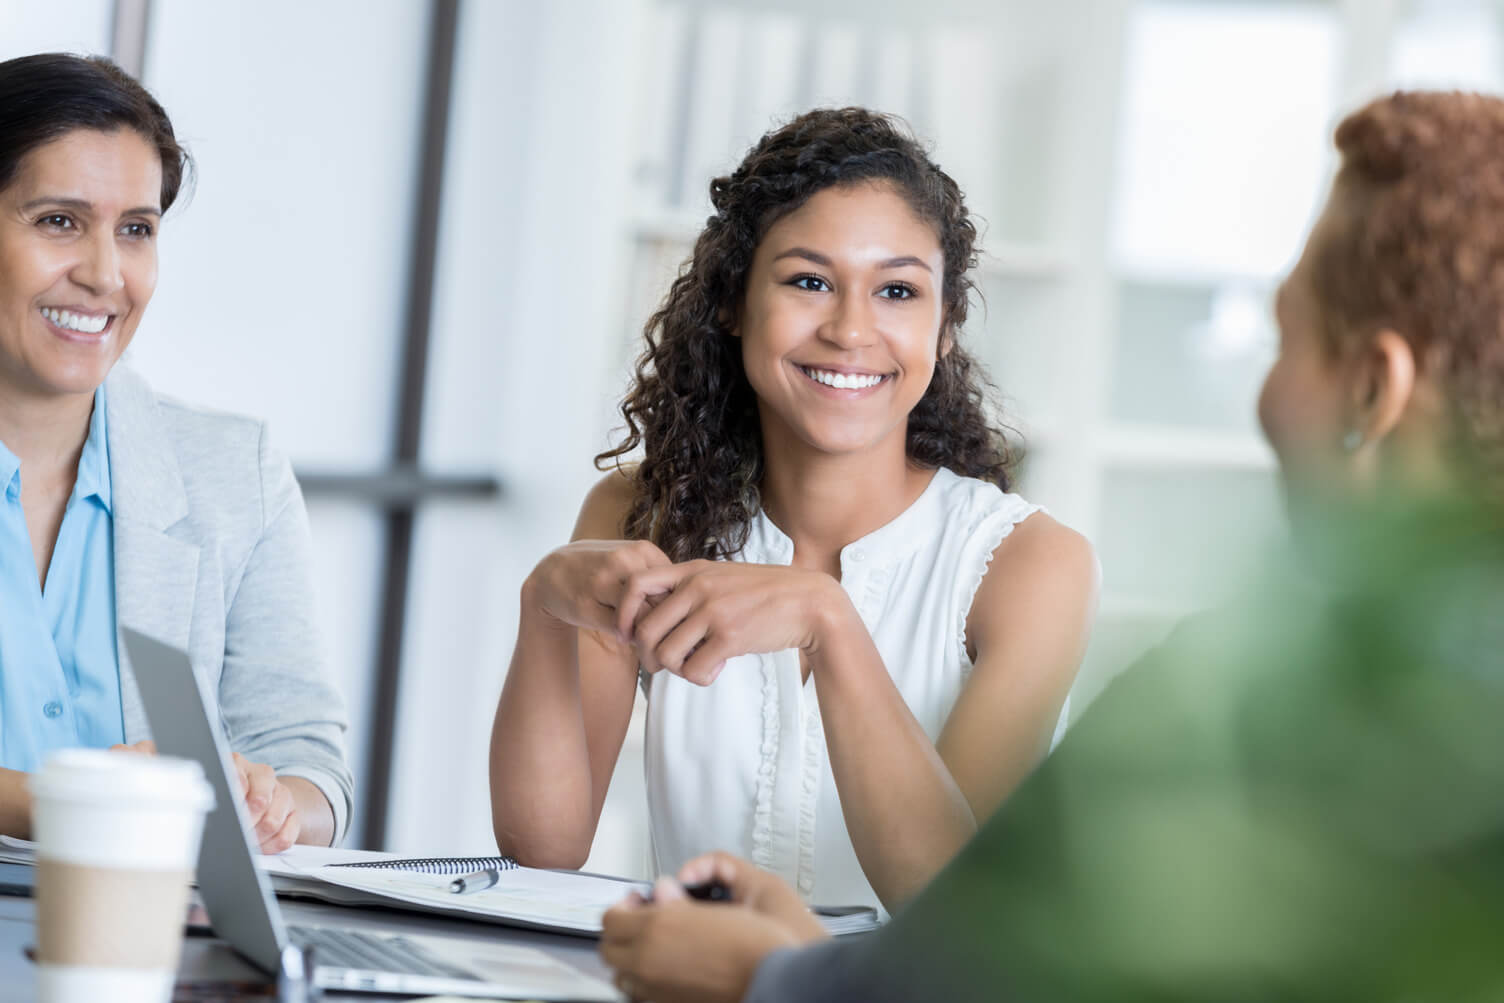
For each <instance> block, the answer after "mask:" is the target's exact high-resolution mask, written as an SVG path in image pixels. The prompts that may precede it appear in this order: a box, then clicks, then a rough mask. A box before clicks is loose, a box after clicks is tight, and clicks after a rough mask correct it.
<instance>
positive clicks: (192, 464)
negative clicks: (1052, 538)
mask: <svg viewBox="0 0 1504 1003" xmlns="http://www.w3.org/2000/svg"><path fill="white" fill-rule="evenodd" d="M187 165H188V158H187V154H186V153H185V152H184V151H183V149H182V147H181V146H179V145H178V142H177V139H176V138H175V136H174V134H173V130H172V124H171V122H170V121H169V120H168V118H167V114H166V113H165V112H164V111H163V110H162V107H161V105H159V104H158V103H157V102H156V101H155V100H154V99H153V98H152V97H151V95H150V94H148V93H147V92H146V90H145V89H144V88H142V87H141V85H140V84H138V83H137V82H136V81H134V80H133V79H131V78H130V77H129V76H128V75H127V74H125V73H124V72H123V71H121V70H120V69H119V68H118V67H116V66H115V65H114V64H112V63H110V62H108V61H107V60H103V59H81V58H78V57H75V56H67V55H39V56H27V57H24V58H20V59H12V60H9V61H7V62H0V832H4V833H9V834H25V833H26V832H27V831H28V830H29V828H30V801H29V797H28V795H27V792H26V783H25V782H26V774H27V772H29V771H31V770H34V769H36V768H37V767H38V766H40V765H41V763H42V760H43V758H44V757H45V756H46V755H47V754H48V753H49V752H51V751H52V750H54V749H60V748H67V747H70V746H125V745H126V744H127V743H129V745H130V747H132V748H134V749H136V750H138V751H150V749H151V744H150V739H149V737H148V734H147V725H146V717H145V714H144V712H143V710H142V707H141V702H140V697H139V694H138V693H137V690H136V685H135V680H134V677H133V676H132V674H131V669H130V665H129V662H128V660H127V658H126V655H125V652H124V651H123V650H122V649H121V647H120V645H119V643H118V637H119V628H120V627H122V626H129V627H133V628H135V629H136V630H139V631H141V632H142V633H145V634H148V635H150V636H153V637H158V638H161V639H163V640H165V641H169V642H171V643H174V644H177V645H178V646H180V647H183V648H186V649H187V650H188V651H189V654H190V656H191V657H192V660H193V663H194V668H195V669H196V670H197V671H198V672H200V673H201V674H203V675H204V676H205V677H206V679H208V680H209V681H211V682H212V683H213V684H214V687H215V690H216V692H217V693H218V696H219V700H220V711H221V713H222V715H223V718H224V721H225V724H226V726H227V729H228V731H229V737H230V741H231V744H232V746H233V747H234V749H235V750H236V751H235V759H236V765H237V766H238V767H239V773H240V779H241V782H242V786H243V788H244V793H245V797H246V805H247V809H248V814H249V816H250V818H251V820H252V823H253V825H254V826H255V830H256V834H257V836H258V837H259V839H260V842H261V846H262V848H263V849H265V850H267V851H271V852H274V851H278V850H282V849H286V848H287V847H288V846H290V845H292V843H293V842H295V841H299V842H316V843H324V844H327V843H329V842H331V841H333V840H335V839H337V838H338V837H339V835H340V834H341V833H342V832H343V830H344V825H345V820H346V819H347V818H348V817H349V812H350V800H351V778H350V771H349V769H348V768H347V767H346V765H345V762H344V753H343V749H342V733H343V731H344V728H345V722H344V711H343V708H342V705H341V701H340V698H339V695H338V694H337V693H336V691H335V690H334V689H333V687H332V686H331V685H330V684H329V682H328V681H327V680H326V679H325V678H324V672H323V667H322V665H321V664H320V663H319V660H318V655H317V651H318V643H317V638H316V636H315V635H314V631H313V614H312V588H311V581H310V566H309V553H308V526H307V516H306V514H305V513H304V510H303V502H302V498H301V496H300V494H299V492H298V487H297V484H296V482H295V481H294V480H293V477H292V470H291V468H290V467H289V466H288V463H287V461H286V460H285V459H284V458H282V457H280V456H279V455H277V454H276V453H274V452H272V451H270V450H269V449H267V447H266V444H265V434H264V430H263V428H262V425H261V423H260V422H257V421H254V420H250V419H245V418H238V417H234V416H229V415H223V414H217V413H210V412H206V411H200V410H197V409H195V408H192V407H188V406H185V405H183V404H180V403H177V402H174V401H169V400H166V399H164V398H159V397H158V396H157V395H156V394H154V393H153V392H152V391H151V389H150V388H149V387H148V386H147V385H146V384H145V382H144V381H143V380H142V379H141V378H140V377H139V376H137V375H135V374H134V373H131V372H129V371H128V370H127V369H126V368H125V367H123V366H118V365H117V363H118V362H119V359H120V356H121V354H122V353H123V352H124V351H125V350H126V348H127V347H128V346H129V345H130V343H131V339H132V338H133V337H134V336H135V334H136V329H137V327H138V325H139V324H140V322H141V317H142V314H143V313H144V312H145V310H146V307H147V304H148V303H150V301H151V297H152V293H153V292H154V291H155V289H156V283H157V231H158V227H159V226H160V224H161V221H162V215H163V213H165V212H166V211H167V210H168V209H169V208H170V207H171V206H172V204H173V202H174V201H175V200H176V198H177V196H178V192H179V188H180V187H181V184H182V181H183V176H184V173H185V169H186V167H187Z"/></svg>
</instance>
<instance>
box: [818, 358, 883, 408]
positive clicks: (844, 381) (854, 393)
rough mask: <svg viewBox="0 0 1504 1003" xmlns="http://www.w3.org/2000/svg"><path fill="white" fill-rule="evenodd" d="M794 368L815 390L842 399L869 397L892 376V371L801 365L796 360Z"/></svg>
mask: <svg viewBox="0 0 1504 1003" xmlns="http://www.w3.org/2000/svg"><path fill="white" fill-rule="evenodd" d="M794 368H795V369H797V370H799V372H800V373H802V374H804V376H805V377H806V379H807V380H808V381H809V382H810V383H813V384H814V385H815V387H816V388H817V392H820V393H824V394H827V395H829V396H831V397H835V398H842V399H851V398H857V397H869V396H871V395H872V394H873V393H875V392H876V391H877V388H878V387H880V386H882V385H883V384H885V383H887V382H889V380H891V378H892V376H893V374H892V373H875V372H871V371H868V370H860V369H848V368H844V367H833V366H830V367H827V366H803V365H800V364H799V363H797V362H796V363H794Z"/></svg>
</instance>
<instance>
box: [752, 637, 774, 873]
mask: <svg viewBox="0 0 1504 1003" xmlns="http://www.w3.org/2000/svg"><path fill="white" fill-rule="evenodd" d="M760 661H761V662H762V750H761V751H762V757H761V759H760V761H759V763H758V767H757V800H756V803H755V805H754V807H753V811H752V863H754V864H756V865H757V866H758V867H760V868H762V869H763V870H765V871H772V872H774V873H777V871H778V867H777V861H776V860H775V859H774V851H773V838H774V834H773V793H774V790H773V789H774V787H775V785H776V781H777V779H778V738H779V730H780V728H781V725H780V723H779V713H778V670H777V659H775V658H773V657H772V656H765V657H763V658H762V659H760Z"/></svg>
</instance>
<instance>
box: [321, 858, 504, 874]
mask: <svg viewBox="0 0 1504 1003" xmlns="http://www.w3.org/2000/svg"><path fill="white" fill-rule="evenodd" d="M329 866H330V867H382V868H386V869H387V870H392V871H418V872H420V873H423V874H472V873H474V872H475V871H485V870H493V871H510V870H512V869H513V868H514V867H517V866H518V864H517V861H515V860H513V859H512V858H511V857H413V858H411V859H409V860H356V861H351V862H349V863H344V864H330V865H329Z"/></svg>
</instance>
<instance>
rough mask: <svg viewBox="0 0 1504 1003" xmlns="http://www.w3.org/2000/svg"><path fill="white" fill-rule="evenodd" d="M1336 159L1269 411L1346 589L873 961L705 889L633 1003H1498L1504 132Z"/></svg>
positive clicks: (696, 873) (1214, 683)
mask: <svg viewBox="0 0 1504 1003" xmlns="http://www.w3.org/2000/svg"><path fill="white" fill-rule="evenodd" d="M1336 144H1337V150H1338V152H1339V153H1340V154H1341V158H1342V163H1341V169H1340V170H1339V172H1338V174H1337V178H1336V182H1335V183H1334V185H1333V187H1332V192H1331V197H1330V199H1329V200H1328V202H1327V205H1326V208H1325V210H1324V211H1323V212H1322V214H1321V217H1320V219H1319V220H1318V221H1317V223H1316V226H1315V228H1314V229H1313V231H1312V233H1311V236H1310V239H1309V241H1308V242H1307V244H1306V248H1305V252H1304V253H1303V254H1302V255H1301V258H1300V261H1299V262H1298V264H1297V265H1296V266H1295V269H1294V270H1293V271H1292V272H1291V273H1290V275H1289V276H1288V277H1287V278H1286V279H1285V281H1284V283H1283V284H1282V286H1281V288H1280V291H1279V294H1278V297H1277V303H1276V317H1277V320H1278V323H1279V328H1280V352H1279V357H1278V359H1277V361H1276V362H1275V363H1274V365H1273V367H1272V368H1271V369H1270V371H1269V373H1268V376H1267V378H1266V380H1265V383H1264V392H1263V395H1262V397H1261V399H1260V405H1259V416H1260V419H1261V422H1262V425H1263V428H1264V432H1265V435H1266V436H1267V438H1268V440H1269V443H1270V445H1271V446H1272V447H1273V448H1274V450H1275V453H1276V454H1277V455H1278V457H1279V467H1280V474H1281V477H1282V480H1283V482H1284V485H1285V490H1286V494H1287V497H1288V502H1289V505H1288V508H1289V516H1290V525H1291V529H1292V530H1293V531H1294V533H1295V534H1296V537H1297V539H1298V540H1299V541H1300V543H1301V546H1300V548H1299V553H1300V556H1301V558H1302V559H1303V560H1304V562H1305V564H1306V567H1304V568H1303V569H1301V571H1302V574H1301V575H1300V578H1301V579H1305V578H1309V577H1311V574H1312V572H1315V575H1316V577H1319V578H1320V580H1321V582H1322V584H1323V586H1324V587H1323V588H1322V589H1320V590H1311V589H1309V588H1297V587H1294V586H1293V579H1292V578H1291V575H1290V573H1289V569H1284V573H1279V574H1274V575H1272V576H1270V577H1269V578H1261V579H1260V580H1259V581H1257V582H1255V583H1254V587H1252V588H1250V589H1247V590H1245V591H1244V593H1243V595H1242V598H1241V599H1240V601H1239V602H1238V603H1236V604H1234V605H1233V606H1231V607H1229V608H1228V609H1226V610H1223V611H1220V612H1216V613H1212V614H1205V615H1201V616H1198V617H1195V618H1192V619H1191V620H1189V621H1187V622H1186V623H1185V624H1183V625H1182V626H1181V627H1180V628H1178V629H1177V630H1176V631H1175V633H1174V634H1173V635H1172V636H1171V639H1170V641H1169V642H1168V643H1167V644H1165V645H1164V646H1163V647H1162V648H1161V649H1159V650H1157V651H1155V652H1152V653H1151V654H1150V655H1149V656H1147V657H1146V658H1145V659H1143V660H1142V661H1141V662H1140V663H1139V664H1137V665H1135V666H1134V667H1132V668H1130V669H1128V671H1126V672H1125V673H1123V674H1122V675H1121V676H1120V677H1119V678H1118V679H1117V680H1116V681H1114V683H1113V684H1112V686H1110V687H1109V688H1108V690H1107V691H1106V692H1105V693H1104V694H1102V696H1101V697H1100V698H1099V699H1098V700H1097V701H1096V703H1094V704H1093V705H1092V708H1091V710H1090V711H1089V712H1088V713H1087V714H1086V715H1084V716H1083V717H1082V719H1081V721H1080V723H1079V724H1077V725H1076V727H1075V728H1074V729H1073V730H1072V732H1071V734H1070V737H1069V738H1067V739H1066V740H1065V742H1064V743H1062V745H1061V747H1060V748H1059V749H1058V750H1057V751H1056V752H1055V754H1054V755H1052V756H1051V757H1050V759H1049V761H1048V762H1047V763H1045V764H1044V765H1043V766H1041V767H1040V768H1039V769H1038V770H1037V771H1035V772H1034V773H1033V774H1032V775H1031V776H1030V777H1029V778H1028V780H1027V781H1026V782H1025V783H1024V784H1023V785H1022V786H1021V787H1020V789H1019V790H1018V791H1017V792H1015V793H1014V795H1013V796H1012V797H1011V798H1010V799H1009V801H1008V804H1007V807H1006V808H1005V809H1004V810H1003V811H1000V812H998V813H997V814H996V815H994V816H993V817H992V819H991V820H990V821H988V822H987V823H986V824H985V825H984V826H983V828H982V830H981V832H980V833H979V834H978V835H977V838H976V839H974V840H973V841H972V842H971V843H970V844H968V845H967V847H966V849H965V850H964V851H963V852H962V853H961V854H960V855H959V856H958V857H957V858H956V860H955V861H954V862H953V864H952V865H951V866H949V867H947V868H946V869H945V870H944V872H943V873H941V874H940V875H939V876H938V877H937V878H936V879H935V881H934V882H933V883H932V884H931V885H930V886H929V887H928V888H926V889H925V890H924V891H923V893H922V894H920V895H917V896H915V897H914V898H913V900H912V901H911V902H910V903H909V904H908V905H907V906H906V908H905V909H904V910H903V911H902V913H900V914H899V915H897V916H895V917H894V919H893V921H892V922H891V923H889V924H888V925H887V926H886V927H885V928H884V929H883V930H882V931H880V932H879V933H877V934H874V935H873V936H870V937H863V938H846V939H843V940H830V939H829V938H827V937H825V934H824V931H823V929H822V928H821V927H820V925H819V923H817V922H816V921H815V919H814V917H812V916H811V915H810V913H809V911H808V910H807V909H806V908H805V907H804V904H803V903H802V902H801V901H800V900H799V897H798V896H797V894H796V893H795V892H794V890H793V889H791V888H789V887H788V886H787V885H786V884H785V883H783V882H781V881H779V880H778V879H777V878H774V877H772V876H771V875H767V874H764V873H762V872H760V871H758V870H756V869H755V868H752V867H749V866H747V864H746V863H745V862H743V861H740V860H737V859H734V858H731V857H729V856H725V855H708V856H706V857H703V858H700V859H698V860H695V861H691V862H690V863H689V864H687V865H685V867H684V868H683V870H682V871H681V872H680V874H679V877H680V879H681V880H682V881H684V882H687V883H695V884H698V883H703V882H706V881H709V880H711V879H715V880H718V881H720V882H721V883H722V884H724V885H725V886H726V887H727V888H728V889H729V891H730V894H731V897H732V899H733V901H734V902H735V903H736V904H734V905H729V906H728V905H724V904H721V905H715V906H713V907H712V906H708V905H705V904H703V903H698V902H694V901H692V900H689V899H687V898H686V897H685V894H684V891H683V889H682V888H680V887H678V886H677V885H676V884H674V883H672V882H668V881H664V882H662V883H660V885H659V887H658V889H657V894H656V895H655V896H654V901H653V903H652V904H646V903H644V902H643V901H642V900H641V899H640V898H629V899H628V900H627V901H626V903H624V904H623V905H621V906H618V907H617V908H616V909H614V910H612V911H611V912H608V913H607V914H606V916H605V919H604V924H603V925H604V931H603V934H602V938H601V953H602V955H603V956H604V957H605V959H606V961H607V962H608V963H609V964H611V966H612V967H613V968H615V969H616V971H617V979H616V981H617V985H618V986H620V987H621V988H622V990H623V991H624V992H625V993H626V994H627V995H628V996H630V997H632V998H634V999H637V998H647V999H654V1000H675V1001H678V1003H686V1001H699V1003H718V1001H732V1000H744V1001H746V1003H765V1001H772V1000H776V1001H778V1003H801V1001H805V1000H833V999H839V1000H863V1001H864V1003H883V1001H897V1000H946V1001H948V1003H965V1001H971V1000H976V1001H988V1003H992V1001H998V1000H1072V1001H1112V1003H1119V1001H1124V1000H1133V1001H1146V1000H1161V1001H1164V1000H1264V999H1267V1000H1274V999H1280V1000H1365V1001H1400V1000H1414V999H1447V1000H1485V999H1487V1000H1494V999H1499V998H1501V993H1500V988H1501V986H1504V955H1501V953H1500V951H1499V930H1500V929H1501V928H1504V897H1501V895H1500V889H1501V888H1504V802H1501V799H1500V797H1499V792H1500V791H1501V790H1504V758H1501V757H1500V755H1499V721H1500V719H1501V718H1504V617H1501V616H1500V613H1499V605H1500V603H1499V597H1500V596H1501V595H1504V392H1501V391H1504V324H1501V318H1504V100H1501V99H1500V98H1498V97H1493V96H1484V95H1477V94H1456V93H1400V94H1395V95H1392V96H1390V97H1386V98H1383V99H1380V100H1377V101H1374V102H1372V103H1371V104H1369V105H1368V106H1366V107H1364V108H1362V109H1360V110H1358V111H1357V112H1355V113H1354V114H1352V115H1350V116H1348V117H1347V118H1346V119H1345V120H1344V121H1343V122H1342V124H1341V126H1340V127H1339V128H1338V129H1337V132H1336ZM799 942H807V943H808V946H806V947H804V948H802V949H798V950H787V949H785V948H787V947H788V946H789V945H790V944H792V943H799Z"/></svg>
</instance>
